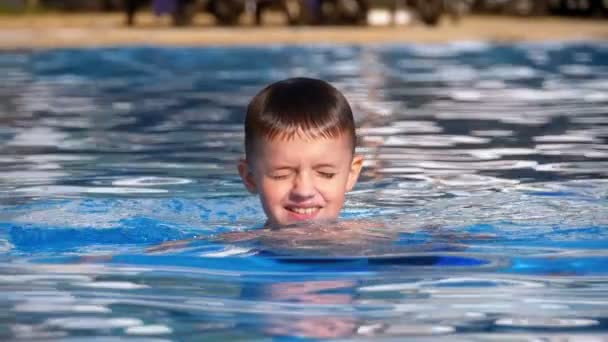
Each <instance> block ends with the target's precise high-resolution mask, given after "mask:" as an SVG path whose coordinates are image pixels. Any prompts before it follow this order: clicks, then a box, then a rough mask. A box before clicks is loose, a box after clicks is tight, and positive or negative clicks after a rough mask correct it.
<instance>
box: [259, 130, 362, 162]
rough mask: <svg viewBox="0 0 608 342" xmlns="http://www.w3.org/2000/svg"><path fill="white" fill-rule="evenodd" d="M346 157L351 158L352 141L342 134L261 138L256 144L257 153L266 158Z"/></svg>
mask: <svg viewBox="0 0 608 342" xmlns="http://www.w3.org/2000/svg"><path fill="white" fill-rule="evenodd" d="M341 151H343V152H344V155H348V156H349V157H350V155H351V154H352V153H351V147H350V141H349V139H348V138H347V136H346V135H344V134H341V135H339V136H337V137H316V138H312V137H296V136H293V137H274V138H269V137H259V138H258V139H257V141H256V143H255V152H256V153H260V152H262V153H263V152H270V155H268V153H263V154H264V157H265V158H271V157H279V156H285V155H286V156H293V157H294V158H297V157H301V156H304V155H306V156H316V157H319V158H323V157H329V158H331V157H340V156H341V155H342V154H341V153H340V152H341Z"/></svg>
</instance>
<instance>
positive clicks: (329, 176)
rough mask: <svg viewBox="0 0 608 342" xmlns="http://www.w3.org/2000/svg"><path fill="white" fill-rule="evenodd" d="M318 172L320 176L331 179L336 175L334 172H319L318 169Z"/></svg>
mask: <svg viewBox="0 0 608 342" xmlns="http://www.w3.org/2000/svg"><path fill="white" fill-rule="evenodd" d="M318 172H319V175H320V176H321V177H323V178H327V179H332V178H334V176H335V175H336V174H335V173H334V172H321V171H318Z"/></svg>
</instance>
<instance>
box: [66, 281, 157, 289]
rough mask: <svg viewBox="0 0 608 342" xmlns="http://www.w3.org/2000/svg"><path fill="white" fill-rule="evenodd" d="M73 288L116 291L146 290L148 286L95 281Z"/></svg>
mask: <svg viewBox="0 0 608 342" xmlns="http://www.w3.org/2000/svg"><path fill="white" fill-rule="evenodd" d="M72 285H74V286H80V287H92V288H98V289H117V290H137V289H145V288H148V287H149V286H148V285H144V284H136V283H131V282H128V281H95V282H76V283H72Z"/></svg>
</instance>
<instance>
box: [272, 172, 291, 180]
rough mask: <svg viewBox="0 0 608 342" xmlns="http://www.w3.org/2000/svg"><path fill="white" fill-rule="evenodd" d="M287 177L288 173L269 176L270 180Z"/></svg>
mask: <svg viewBox="0 0 608 342" xmlns="http://www.w3.org/2000/svg"><path fill="white" fill-rule="evenodd" d="M288 177H289V173H279V174H271V175H270V178H272V179H274V180H281V179H287V178H288Z"/></svg>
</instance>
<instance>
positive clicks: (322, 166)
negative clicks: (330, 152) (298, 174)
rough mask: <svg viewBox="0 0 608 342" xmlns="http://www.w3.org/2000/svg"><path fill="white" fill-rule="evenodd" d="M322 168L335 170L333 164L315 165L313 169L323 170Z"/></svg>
mask: <svg viewBox="0 0 608 342" xmlns="http://www.w3.org/2000/svg"><path fill="white" fill-rule="evenodd" d="M324 167H329V168H335V167H336V165H334V164H327V163H325V164H317V165H315V166H314V167H313V168H314V169H321V168H324Z"/></svg>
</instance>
